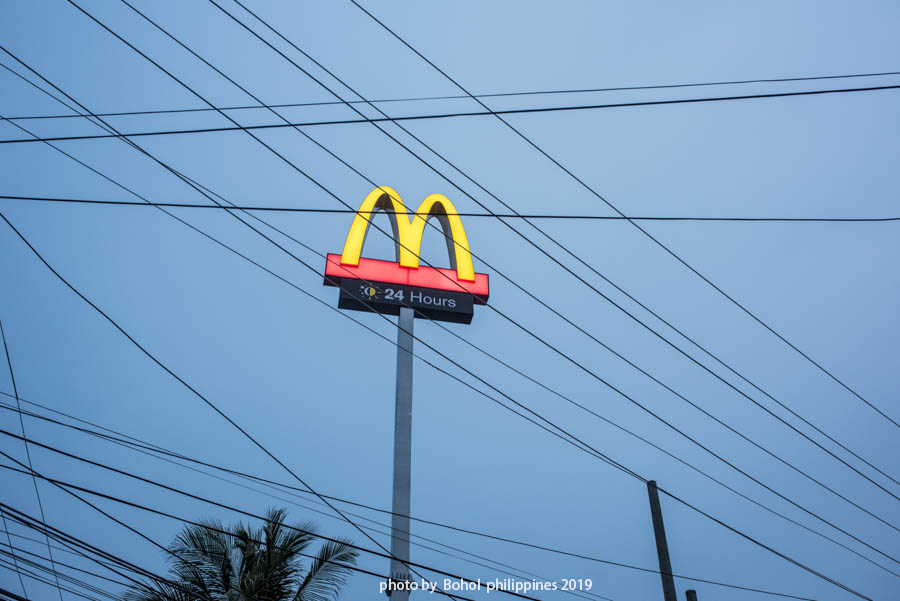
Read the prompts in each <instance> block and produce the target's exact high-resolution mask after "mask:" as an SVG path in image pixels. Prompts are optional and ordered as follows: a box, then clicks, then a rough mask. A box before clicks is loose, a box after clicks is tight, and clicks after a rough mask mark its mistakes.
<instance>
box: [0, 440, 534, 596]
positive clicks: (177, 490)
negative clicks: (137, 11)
mask: <svg viewBox="0 0 900 601" xmlns="http://www.w3.org/2000/svg"><path fill="white" fill-rule="evenodd" d="M42 446H45V447H46V448H47V449H49V450H55V451H56V452H59V453H62V454H64V455H66V456H68V457H71V458H72V459H77V458H78V457H77V456H76V455H72V454H69V453H66V452H65V451H60V450H59V449H53V448H52V447H50V446H49V445H42ZM0 455H3V456H4V457H6V458H7V459H10V460H12V461H15V459H13V458H12V457H10V456H9V455H7V454H6V453H3V452H2V451H0ZM85 461H86V462H87V463H90V464H92V465H96V466H97V467H103V468H104V469H108V470H111V471H113V472H115V473H118V474H120V475H123V476H128V477H130V478H133V479H136V480H139V481H141V482H144V483H145V484H151V485H153V486H156V487H159V488H164V489H166V490H168V491H170V492H174V493H176V494H178V495H181V496H186V497H190V498H192V499H194V500H196V501H201V502H203V503H207V504H209V505H214V506H216V507H219V508H221V509H227V510H229V511H232V512H234V513H238V514H241V515H244V516H246V517H250V518H254V519H257V520H262V521H266V518H265V516H261V515H259V514H255V513H253V512H250V511H245V510H243V509H240V508H237V507H234V506H232V505H228V504H227V503H222V502H219V501H215V500H213V499H207V498H205V497H202V496H200V495H195V494H192V493H189V492H187V491H184V490H181V489H180V488H177V487H171V486H167V485H165V484H162V483H160V482H156V481H154V480H152V479H149V478H143V477H141V476H138V475H136V474H132V473H130V472H128V471H125V470H119V469H117V468H114V467H111V466H106V465H103V464H101V463H97V462H94V461H90V460H85ZM16 463H19V462H16ZM19 465H20V467H22V468H25V467H26V466H24V464H21V463H19ZM0 468H4V469H8V470H11V471H14V472H20V473H27V472H26V470H25V469H17V468H14V467H12V466H8V465H3V464H0ZM35 475H37V477H38V478H41V479H43V480H46V481H48V482H51V483H54V484H56V485H58V486H61V487H65V488H69V489H73V490H77V491H79V492H83V493H87V494H90V495H93V496H97V497H100V498H102V499H106V500H108V501H113V502H116V503H120V504H124V505H127V506H129V507H134V508H136V509H141V510H143V511H147V512H151V513H155V514H157V515H161V516H164V517H168V518H171V519H174V520H178V521H181V522H184V523H186V524H190V525H193V526H199V527H209V528H210V530H213V531H217V529H216V528H214V527H212V526H211V525H210V524H203V523H200V522H195V521H192V520H188V519H186V518H182V517H179V516H177V515H174V514H171V513H168V512H165V511H162V510H159V509H154V508H151V507H149V506H147V505H142V504H140V503H136V502H134V501H129V500H127V499H124V498H122V497H118V496H115V495H110V494H107V493H103V492H100V491H98V490H95V489H91V488H87V487H83V486H79V485H76V484H73V483H71V482H64V481H62V480H57V479H55V478H50V477H48V476H44V475H41V474H37V473H36V472H35ZM0 505H2V503H0ZM284 527H285V528H286V529H288V530H293V531H294V532H298V533H301V534H307V535H310V536H314V537H316V538H319V539H321V540H323V541H327V542H333V543H338V544H342V545H345V546H347V547H350V548H352V549H355V550H356V551H359V552H363V553H368V554H370V555H374V556H377V557H383V558H388V559H389V558H390V557H391V555H390V554H388V553H382V552H381V551H375V550H373V549H368V548H366V547H362V546H359V545H356V544H354V543H352V542H350V541H348V540H344V539H339V538H334V537H330V536H326V535H324V534H320V533H318V532H313V531H310V530H305V529H303V528H299V527H297V526H292V525H290V524H286V523H285V524H284ZM218 531H219V532H222V533H227V532H226V531H223V530H218ZM248 540H249V541H251V542H256V543H263V541H255V540H253V539H252V537H250V538H248ZM277 548H278V547H272V549H277ZM298 554H299V555H303V556H305V557H311V558H312V557H314V556H312V555H309V554H304V553H298ZM341 565H344V567H347V568H350V565H349V564H341ZM409 565H410V566H415V567H418V568H421V569H424V570H428V571H431V572H434V573H436V574H440V575H442V576H448V577H450V578H455V579H458V580H460V581H463V582H477V581H476V580H472V579H469V578H465V577H463V576H460V575H458V574H454V573H453V572H448V571H445V570H441V569H439V568H435V567H433V566H427V565H423V564H420V563H414V562H411V561H410V562H409ZM354 567H355V566H354ZM379 576H381V575H379ZM381 577H382V578H386V576H381ZM437 590H442V589H437ZM497 592H500V593H504V594H507V595H510V596H512V597H518V598H520V599H528V600H529V601H540V600H539V599H536V598H535V597H532V596H530V595H525V594H522V593H517V592H515V591H508V590H501V589H498V590H497ZM445 594H446V592H445ZM454 596H458V595H455V594H454ZM460 598H461V599H465V597H460Z"/></svg>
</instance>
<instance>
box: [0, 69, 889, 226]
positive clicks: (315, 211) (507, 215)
mask: <svg viewBox="0 0 900 601" xmlns="http://www.w3.org/2000/svg"><path fill="white" fill-rule="evenodd" d="M0 66H2V65H0ZM86 116H88V115H86ZM0 120H6V121H10V120H11V119H10V118H9V117H0ZM0 199H4V200H27V201H34V202H45V203H62V204H87V205H101V206H125V207H131V206H134V207H171V208H178V209H215V210H223V211H263V212H276V213H309V214H323V215H329V214H356V213H359V214H360V215H374V214H375V213H378V212H379V211H382V212H384V213H385V214H387V215H401V214H402V215H403V216H406V215H407V214H406V213H398V212H396V211H390V210H382V209H378V210H377V211H359V210H354V209H346V208H345V209H326V208H308V207H271V206H259V205H234V206H224V207H223V206H219V205H209V204H199V203H189V202H137V201H132V200H100V199H94V198H60V197H58V196H57V197H49V196H14V195H11V194H0ZM454 215H457V216H459V217H467V218H469V217H490V218H493V219H570V220H584V221H625V220H627V219H633V220H636V221H663V222H667V221H672V222H675V221H712V222H718V221H733V222H749V223H755V222H777V223H779V222H789V223H793V222H798V223H877V222H889V221H900V217H710V216H690V217H688V216H646V215H629V216H628V217H620V216H619V215H571V214H546V213H545V214H527V213H526V214H520V213H467V212H456V213H454Z"/></svg>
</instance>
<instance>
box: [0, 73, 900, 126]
mask: <svg viewBox="0 0 900 601" xmlns="http://www.w3.org/2000/svg"><path fill="white" fill-rule="evenodd" d="M890 75H900V71H883V72H880V73H854V74H849V75H816V76H809V77H778V78H767V79H743V80H729V81H708V82H699V83H680V84H662V85H643V86H620V87H615V88H575V89H562V90H539V91H519V92H494V93H490V94H476V95H475V97H476V98H510V97H516V96H546V95H555V94H589V93H599V92H621V91H633V90H660V89H673V88H693V87H706V86H730V85H739V84H753V83H784V82H797V81H821V80H830V79H851V78H863V77H885V76H890ZM469 98H470V97H469V96H466V95H461V94H456V95H449V96H418V97H414V98H382V99H378V100H368V101H367V100H350V101H348V102H349V103H350V104H367V103H369V102H371V103H374V104H387V103H398V102H424V101H432V100H459V99H466V100H468V99H469ZM343 104H344V103H343V102H340V101H334V100H330V101H323V102H291V103H284V104H270V105H262V104H251V105H240V106H223V107H217V108H215V109H210V108H182V109H158V110H144V111H120V112H114V113H97V114H96V116H97V117H126V116H138V115H169V114H177V113H207V112H210V111H216V110H221V111H240V110H254V109H265V108H269V107H272V108H298V107H308V106H334V105H343ZM78 118H84V117H83V116H82V115H22V116H15V117H8V119H10V120H13V121H26V120H37V119H78Z"/></svg>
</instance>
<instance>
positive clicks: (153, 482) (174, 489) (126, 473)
mask: <svg viewBox="0 0 900 601" xmlns="http://www.w3.org/2000/svg"><path fill="white" fill-rule="evenodd" d="M4 433H5V434H7V435H9V434H10V433H8V432H4ZM35 444H40V446H41V447H42V448H46V449H47V450H51V451H53V452H56V453H59V454H62V455H64V456H66V457H69V458H71V459H75V460H77V461H81V462H83V463H88V464H90V465H93V466H95V467H100V468H102V469H106V470H109V471H112V472H115V473H117V474H119V475H124V476H127V477H129V478H132V479H136V480H138V481H141V482H144V483H145V484H150V485H153V486H156V487H158V488H164V489H166V490H169V491H170V492H174V493H177V494H179V495H182V496H188V497H190V498H192V499H195V500H199V501H202V502H205V503H209V504H212V505H215V506H218V507H221V508H225V509H228V510H230V511H234V512H237V513H241V514H243V515H246V516H249V517H255V518H257V519H260V516H257V515H255V514H253V513H250V512H247V511H244V510H242V509H239V508H236V507H233V506H230V505H228V504H225V503H221V502H219V501H216V500H214V499H208V498H205V497H202V496H199V495H194V494H192V493H189V492H187V491H185V490H183V489H182V488H179V487H169V486H167V485H165V484H162V483H160V482H159V481H158V480H156V479H149V478H143V477H141V476H139V475H137V474H134V473H132V472H130V471H128V470H120V469H117V468H114V467H111V466H109V465H106V464H104V463H102V462H96V461H92V460H90V459H86V458H84V457H82V456H80V455H74V454H71V453H67V452H65V451H62V450H60V449H56V448H55V447H52V446H50V445H45V444H43V443H37V442H36V441H35ZM0 454H2V451H0ZM20 465H21V464H20ZM0 467H5V468H7V469H12V470H13V471H24V470H15V469H14V468H9V467H8V466H3V465H0ZM23 467H24V466H23ZM38 477H40V478H43V479H46V480H48V481H51V482H54V483H56V484H58V485H60V486H63V487H71V488H73V489H76V490H80V491H82V492H87V493H89V494H94V495H98V496H101V497H103V498H107V499H110V500H120V501H122V502H125V503H128V504H129V505H133V504H132V503H131V502H129V501H124V500H121V499H118V498H117V497H114V496H112V495H106V494H104V493H101V492H99V491H96V490H92V489H89V488H85V487H81V486H78V485H75V484H72V483H67V482H63V481H61V480H54V479H52V478H48V477H47V476H43V475H38ZM133 506H134V505H133ZM149 511H155V510H153V509H149ZM294 530H297V529H296V528H294ZM301 531H302V530H301ZM325 540H327V538H325ZM360 550H363V551H365V552H371V551H370V550H364V549H360ZM572 555H574V554H572ZM604 563H611V564H613V565H617V566H626V564H620V563H615V562H604ZM422 567H425V568H426V569H430V570H434V568H428V567H427V566H422ZM629 567H630V566H629ZM639 569H640V568H639ZM641 570H642V571H646V572H652V573H657V574H658V573H660V572H658V571H656V570H649V569H646V568H644V569H641ZM438 572H439V573H442V572H440V571H438ZM445 575H446V573H445ZM449 575H451V576H453V577H457V576H454V575H452V574H449ZM672 576H673V577H676V578H682V579H686V580H694V581H697V582H704V583H707V584H716V585H719V586H725V587H728V588H734V589H739V590H744V591H747V592H754V593H762V594H767V595H773V596H778V597H785V598H792V599H801V600H803V601H812V600H810V599H808V598H806V597H798V596H796V595H790V594H787V593H777V592H773V591H767V590H762V589H755V588H749V587H743V586H738V585H729V584H723V583H719V582H714V581H709V580H702V579H698V578H692V577H687V576H680V575H677V574H672Z"/></svg>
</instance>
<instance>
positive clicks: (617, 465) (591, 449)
mask: <svg viewBox="0 0 900 601" xmlns="http://www.w3.org/2000/svg"><path fill="white" fill-rule="evenodd" d="M0 218H2V219H3V220H4V221H6V223H7V225H9V226H10V228H12V229H13V231H14V232H15V233H16V234H17V235H18V236H19V238H20V239H22V240H23V242H25V244H26V245H27V246H28V247H29V249H30V250H31V251H32V253H33V254H35V256H36V257H37V258H38V259H40V261H41V262H42V263H43V264H44V265H45V266H46V267H47V268H48V269H49V270H50V271H51V272H52V273H53V274H54V275H55V276H56V277H57V278H58V279H60V280H61V281H62V282H63V283H64V284H66V286H67V287H68V288H69V289H71V290H72V291H73V292H75V293H76V294H77V295H78V296H79V297H81V298H82V300H84V301H85V302H87V303H88V304H89V305H90V306H91V307H92V308H94V309H95V310H96V311H97V312H99V313H100V314H101V315H102V316H104V317H105V318H106V320H107V321H109V322H110V323H111V324H113V325H114V326H115V327H116V328H117V329H119V331H120V332H122V333H123V334H124V335H125V336H126V338H128V339H129V340H130V341H131V342H132V343H133V344H134V345H135V346H137V347H138V348H139V349H141V350H142V351H143V352H144V354H146V355H148V356H149V357H150V358H152V359H153V360H154V362H156V363H157V364H158V365H159V366H161V367H163V369H164V370H165V371H167V373H169V374H171V375H172V376H173V377H174V378H175V379H176V380H177V381H178V382H180V383H181V384H182V385H183V386H185V387H186V388H188V390H190V391H192V392H193V393H194V394H195V395H197V396H199V395H200V393H199V392H196V389H194V388H193V387H191V386H190V385H189V384H188V383H187V382H186V381H185V380H183V379H182V378H180V377H178V376H177V375H175V374H174V372H172V371H171V370H169V368H167V367H165V365H164V364H163V363H162V362H161V361H160V360H159V359H157V358H155V356H153V355H152V354H150V353H149V352H148V351H146V350H145V349H144V347H142V346H141V345H140V344H139V343H138V342H137V341H136V340H135V339H134V338H132V337H131V336H130V335H128V334H127V333H126V332H125V330H124V329H122V327H121V326H120V325H118V324H117V322H115V321H114V320H113V319H112V318H110V317H109V316H108V315H107V314H106V313H104V312H103V311H102V310H101V309H100V308H99V307H97V306H96V305H95V304H94V303H92V302H91V301H90V300H88V299H87V297H85V296H84V295H83V294H82V293H81V292H80V291H78V290H77V289H76V288H75V287H74V286H72V284H71V283H69V282H68V281H67V280H66V279H65V278H63V277H62V275H60V274H59V272H57V271H56V270H55V269H54V268H53V267H52V266H51V265H50V264H49V263H47V261H46V260H45V259H44V258H43V257H42V256H41V255H40V253H38V251H37V250H36V249H35V248H34V247H33V246H32V245H31V244H30V243H29V242H28V240H27V239H26V238H25V237H24V236H23V235H22V234H21V233H20V232H19V231H18V230H17V229H16V228H15V226H13V224H12V223H10V222H9V220H8V219H7V218H6V217H5V216H4V215H3V214H2V213H0ZM298 261H299V259H298ZM378 315H379V316H380V317H382V318H383V319H385V320H388V318H387V317H385V316H384V315H381V314H378ZM388 321H390V320H388ZM417 340H419V341H420V342H422V343H423V344H425V345H426V346H429V348H430V349H431V350H433V351H435V352H438V353H439V351H437V350H436V349H434V348H433V347H431V346H430V345H428V344H427V343H425V342H424V341H422V340H421V339H418V338H417ZM439 354H440V353H439ZM443 357H444V358H445V359H447V360H448V361H450V362H451V363H454V365H456V367H458V368H460V369H462V370H463V371H466V372H467V373H468V374H469V375H470V376H473V377H475V378H476V379H478V380H479V381H480V382H482V383H483V384H486V385H487V386H489V387H490V388H492V389H493V390H495V391H496V392H498V393H500V394H501V395H502V396H504V397H505V398H506V399H507V400H509V401H511V402H512V403H513V404H515V405H517V406H518V407H520V408H522V409H524V410H526V411H527V412H529V413H531V414H533V415H535V417H537V418H539V419H541V420H542V421H544V422H545V423H547V424H548V425H550V426H551V427H553V428H555V429H556V430H558V431H560V432H562V433H563V434H564V435H565V436H562V435H559V434H556V433H555V432H553V431H551V430H549V429H548V428H546V427H543V426H541V427H543V428H544V429H545V430H546V431H548V432H550V433H551V434H554V435H556V436H558V437H560V438H561V439H563V440H564V441H566V442H568V443H569V444H572V445H573V446H575V447H576V448H579V449H580V450H582V451H584V452H586V453H588V454H590V455H592V456H595V457H596V458H598V459H601V460H602V461H604V462H605V463H608V464H610V465H612V466H613V467H615V468H616V469H619V470H620V471H623V472H625V473H626V474H628V475H630V476H632V477H634V478H635V479H637V480H639V481H641V482H643V483H646V482H647V479H646V478H644V477H642V476H640V475H639V474H637V473H636V472H634V471H633V470H631V469H629V468H627V467H626V466H624V465H623V464H621V463H619V462H617V461H615V460H613V459H611V458H609V457H608V456H606V455H605V454H604V453H602V452H601V451H598V450H597V449H595V448H594V447H592V446H591V445H589V444H587V443H585V442H583V441H581V440H580V439H579V438H577V437H576V436H574V435H573V434H571V433H570V432H568V431H566V430H564V429H562V428H560V427H559V426H557V425H556V424H554V423H553V422H551V421H550V420H547V419H546V418H544V417H543V416H541V415H540V414H538V413H536V412H535V411H533V410H531V409H529V408H527V407H525V406H524V405H522V404H521V403H519V402H518V401H516V400H515V399H512V398H511V397H509V396H508V395H506V394H505V393H503V392H502V391H499V390H498V389H496V387H494V386H492V385H490V384H489V383H487V382H485V381H484V380H483V379H482V378H480V377H478V376H477V375H475V374H473V373H472V372H471V371H469V370H467V369H466V368H464V367H462V366H460V365H459V364H457V363H455V362H454V361H453V360H452V359H449V358H448V357H446V356H445V355H444V356H443ZM444 373H447V372H444ZM456 379H457V380H458V381H461V382H462V380H459V378H456ZM465 384H466V385H467V386H469V387H470V388H472V389H473V390H475V391H476V392H479V393H480V394H482V395H484V396H488V395H486V393H484V392H482V391H479V390H478V389H476V388H474V387H473V386H472V385H471V384H468V383H465ZM201 398H205V397H201ZM488 398H491V397H489V396H488ZM492 400H493V399H492ZM495 402H496V401H495ZM207 403H208V404H210V405H211V403H210V402H209V401H207ZM501 405H502V403H501ZM213 406H214V405H213ZM503 406H505V405H503ZM520 415H521V414H520ZM526 419H529V418H527V417H526ZM529 421H532V422H533V420H530V419H529ZM533 423H534V422H533ZM0 453H2V452H0ZM12 460H13V461H15V460H14V459H12ZM297 479H298V480H299V478H297ZM301 483H302V484H304V486H307V485H306V484H305V483H303V482H302V481H301ZM307 488H309V487H308V486H307ZM311 490H312V489H311ZM658 490H659V491H660V492H662V493H663V494H666V495H667V496H669V497H670V498H672V499H674V500H676V501H678V502H679V503H681V504H682V505H684V506H686V507H688V508H689V509H692V510H693V511H695V512H697V513H699V514H700V515H702V516H704V517H706V518H707V519H710V520H712V521H714V522H716V523H717V524H719V525H720V526H722V527H724V528H726V529H727V530H729V531H731V532H733V533H734V534H737V535H739V536H740V537H742V538H744V539H745V540H747V541H749V542H751V543H753V544H755V545H757V546H759V547H761V548H763V549H765V550H767V551H769V552H770V553H773V554H774V555H776V556H778V557H780V558H782V559H784V560H785V561H788V562H789V563H791V564H793V565H795V566H797V567H799V568H801V569H803V570H805V571H807V572H809V573H810V574H813V575H815V576H817V577H819V578H821V579H823V580H825V581H826V582H829V583H831V584H833V585H834V586H836V587H838V588H841V589H843V590H845V591H847V592H850V593H852V594H853V595H855V596H858V597H860V598H862V599H868V600H869V601H872V600H871V599H869V598H868V597H866V596H865V595H863V594H862V593H859V592H858V591H856V590H854V589H852V588H850V587H848V586H847V585H844V584H842V583H840V582H838V581H837V580H835V579H833V578H831V577H829V576H827V575H825V574H823V573H821V572H819V571H817V570H815V569H813V568H810V567H809V566H807V565H805V564H803V563H801V562H800V561H798V560H796V559H794V558H792V557H790V556H788V555H786V554H784V553H782V552H780V551H778V550H776V549H774V548H773V547H771V546H769V545H767V544H765V543H763V542H762V541H759V540H757V539H756V538H754V537H752V536H750V535H748V534H746V533H744V532H742V531H740V530H738V529H737V528H735V527H733V526H730V525H729V524H727V523H725V522H724V521H722V520H720V519H719V518H716V517H715V516H713V515H712V514H710V513H708V512H706V511H704V510H702V509H700V508H699V507H697V506H695V505H693V504H691V503H689V502H688V501H686V500H684V499H682V498H681V497H679V496H677V495H675V494H674V493H671V492H669V491H667V490H666V489H664V488H662V487H658ZM316 495H317V496H318V497H319V498H320V500H322V501H324V502H326V503H328V501H327V500H325V499H324V498H323V497H321V496H319V494H318V493H316ZM328 505H329V507H331V508H332V509H334V506H333V505H332V504H331V503H328ZM335 511H336V512H337V513H339V512H340V510H336V509H335ZM341 515H343V514H341ZM345 519H347V521H348V522H349V523H351V524H354V523H353V522H352V521H351V520H349V518H346V517H345ZM354 525H355V524H354ZM356 528H357V529H358V530H360V531H362V530H361V528H359V526H356ZM367 536H368V535H367ZM370 538H371V537H370ZM404 563H408V565H414V564H412V562H404Z"/></svg>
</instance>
